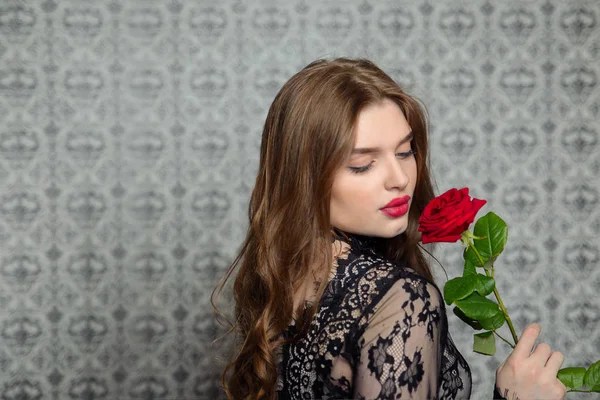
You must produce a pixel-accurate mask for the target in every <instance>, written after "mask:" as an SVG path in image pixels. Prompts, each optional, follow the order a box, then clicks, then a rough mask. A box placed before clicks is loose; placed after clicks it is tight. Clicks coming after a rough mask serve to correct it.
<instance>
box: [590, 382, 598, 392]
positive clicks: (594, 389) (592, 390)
mask: <svg viewBox="0 0 600 400" xmlns="http://www.w3.org/2000/svg"><path fill="white" fill-rule="evenodd" d="M590 392H595V393H600V383H599V384H597V385H596V386H594V387H593V388H591V389H590Z"/></svg>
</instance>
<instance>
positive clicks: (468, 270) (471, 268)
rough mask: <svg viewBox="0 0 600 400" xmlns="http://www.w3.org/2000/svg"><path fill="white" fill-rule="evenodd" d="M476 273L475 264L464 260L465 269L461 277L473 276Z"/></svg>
mask: <svg viewBox="0 0 600 400" xmlns="http://www.w3.org/2000/svg"><path fill="white" fill-rule="evenodd" d="M476 273H477V270H476V269H475V264H473V263H472V262H471V261H469V260H465V268H464V269H463V276H467V275H474V274H476Z"/></svg>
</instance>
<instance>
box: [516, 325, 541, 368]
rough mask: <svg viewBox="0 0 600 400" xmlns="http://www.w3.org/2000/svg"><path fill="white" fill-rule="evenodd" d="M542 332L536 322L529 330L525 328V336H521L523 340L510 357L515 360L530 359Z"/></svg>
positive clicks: (520, 340)
mask: <svg viewBox="0 0 600 400" xmlns="http://www.w3.org/2000/svg"><path fill="white" fill-rule="evenodd" d="M541 330H542V327H541V326H540V325H539V324H537V323H535V322H534V323H533V324H530V325H529V326H528V327H527V328H525V330H524V331H523V334H522V335H521V338H520V339H519V342H518V343H517V345H516V346H515V348H514V350H513V351H512V353H510V356H508V357H509V358H515V359H524V358H527V357H529V355H530V354H531V350H533V345H534V344H535V341H536V340H537V338H538V336H539V335H540V331H541Z"/></svg>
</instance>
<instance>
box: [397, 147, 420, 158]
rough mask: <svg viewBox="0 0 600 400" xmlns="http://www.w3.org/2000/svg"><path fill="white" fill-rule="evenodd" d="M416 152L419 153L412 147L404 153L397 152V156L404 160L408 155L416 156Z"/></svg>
mask: <svg viewBox="0 0 600 400" xmlns="http://www.w3.org/2000/svg"><path fill="white" fill-rule="evenodd" d="M415 154H417V152H416V151H414V150H413V149H410V150H409V151H405V152H402V153H396V157H398V158H400V159H401V160H404V159H406V158H408V157H411V156H414V155H415Z"/></svg>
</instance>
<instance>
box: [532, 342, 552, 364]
mask: <svg viewBox="0 0 600 400" xmlns="http://www.w3.org/2000/svg"><path fill="white" fill-rule="evenodd" d="M550 354H552V349H551V348H550V345H549V344H548V343H540V344H538V345H537V346H536V347H535V350H534V351H533V353H531V355H530V356H529V358H530V359H531V360H534V361H536V362H538V363H540V364H542V365H546V362H547V361H548V359H549V358H550Z"/></svg>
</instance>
